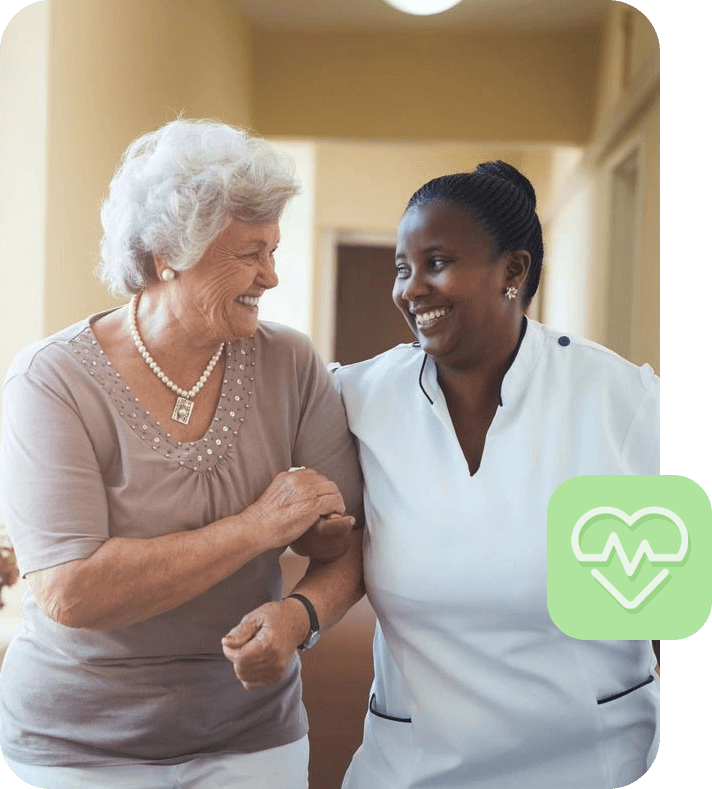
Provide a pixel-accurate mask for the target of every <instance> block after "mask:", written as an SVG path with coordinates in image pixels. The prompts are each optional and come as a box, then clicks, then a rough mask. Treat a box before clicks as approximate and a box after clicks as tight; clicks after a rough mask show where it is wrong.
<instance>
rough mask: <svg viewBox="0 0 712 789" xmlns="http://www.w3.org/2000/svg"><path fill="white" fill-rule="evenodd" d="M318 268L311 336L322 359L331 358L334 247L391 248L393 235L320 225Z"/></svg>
mask: <svg viewBox="0 0 712 789" xmlns="http://www.w3.org/2000/svg"><path fill="white" fill-rule="evenodd" d="M318 244H319V249H320V253H319V264H320V265H319V268H318V272H319V273H318V281H317V282H316V283H315V288H314V293H315V296H316V298H315V304H316V309H315V310H314V326H313V331H312V337H313V339H314V345H315V346H316V349H317V351H319V353H320V354H321V356H322V358H323V359H324V360H325V361H327V362H331V361H333V360H334V352H335V348H336V286H337V281H338V263H337V249H338V247H339V245H340V244H351V245H353V246H362V247H384V246H387V247H395V245H396V234H395V233H389V232H386V231H379V230H344V229H341V228H333V227H332V228H323V229H322V230H321V232H320V233H319V237H318Z"/></svg>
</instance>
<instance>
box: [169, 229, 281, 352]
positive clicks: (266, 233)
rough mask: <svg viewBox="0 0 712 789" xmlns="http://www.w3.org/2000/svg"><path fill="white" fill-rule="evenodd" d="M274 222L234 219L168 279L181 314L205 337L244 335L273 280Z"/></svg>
mask: <svg viewBox="0 0 712 789" xmlns="http://www.w3.org/2000/svg"><path fill="white" fill-rule="evenodd" d="M278 243H279V224H278V223H277V222H268V223H264V224H259V223H250V222H241V221H240V220H238V219H234V220H232V221H231V222H230V224H229V225H228V226H227V227H226V228H225V229H224V230H223V231H222V232H221V233H220V234H219V235H218V237H217V238H216V239H215V241H213V243H212V244H211V245H210V246H209V247H208V248H207V249H206V251H205V253H204V254H203V256H202V257H201V258H200V260H199V261H198V262H197V263H196V264H195V265H194V266H193V267H192V268H189V269H187V270H185V271H181V272H179V273H178V276H177V277H176V279H175V280H174V281H173V282H172V283H171V285H172V286H174V288H175V292H176V296H177V299H178V301H179V304H180V310H181V313H182V315H183V316H184V317H185V316H189V317H190V319H191V321H192V322H193V323H194V325H195V326H196V328H197V329H198V331H200V332H201V333H202V334H204V335H206V337H207V338H209V339H210V340H217V341H220V342H222V341H229V340H236V339H239V338H241V337H250V336H251V335H253V334H254V333H255V331H256V330H257V312H258V306H257V304H258V301H259V298H260V296H261V295H262V294H263V293H264V292H265V290H267V289H269V288H273V287H274V286H275V285H276V284H277V282H278V279H277V275H276V274H275V270H274V252H275V250H276V249H277V244H278Z"/></svg>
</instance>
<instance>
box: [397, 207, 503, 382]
mask: <svg viewBox="0 0 712 789" xmlns="http://www.w3.org/2000/svg"><path fill="white" fill-rule="evenodd" d="M395 263H396V279H395V283H394V285H393V301H394V303H395V305H396V306H397V307H398V309H399V310H400V311H401V312H402V313H403V316H404V317H405V319H406V322H407V323H408V325H409V326H410V327H411V329H412V330H413V332H414V333H415V335H416V336H417V338H418V340H419V342H420V345H421V347H422V348H423V350H425V351H426V352H427V353H428V354H430V355H431V356H433V357H434V358H435V359H437V360H440V361H442V362H443V363H446V364H448V365H452V366H456V367H460V366H467V365H469V364H471V363H473V362H476V361H479V360H481V359H482V358H486V356H487V354H488V352H489V351H490V350H492V349H494V348H495V347H496V346H497V344H498V342H501V341H502V331H501V330H502V328H503V327H505V326H508V325H509V323H510V322H511V319H512V306H511V305H510V304H509V302H508V300H507V299H506V298H504V297H503V292H504V288H505V287H506V285H507V280H506V277H507V255H502V256H500V257H497V255H496V254H495V248H494V245H493V243H492V241H491V239H490V237H489V235H488V234H487V233H486V232H484V231H483V230H482V229H481V228H480V227H478V225H477V224H476V223H475V222H474V221H473V219H472V216H471V215H470V214H469V213H467V212H466V211H465V210H463V209H462V208H460V207H459V206H456V205H453V204H452V203H447V202H443V201H435V202H431V203H427V204H425V205H423V206H420V207H418V208H412V209H410V210H409V211H407V212H406V214H405V215H404V216H403V218H402V220H401V222H400V225H399V226H398V241H397V246H396V260H395Z"/></svg>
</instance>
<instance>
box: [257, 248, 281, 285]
mask: <svg viewBox="0 0 712 789" xmlns="http://www.w3.org/2000/svg"><path fill="white" fill-rule="evenodd" d="M278 284H279V277H278V276H277V272H276V271H275V270H274V257H273V256H272V255H270V256H269V257H268V258H267V261H266V262H265V263H264V265H263V266H262V267H261V269H260V285H262V287H263V288H265V289H266V290H269V289H270V288H275V287H276V286H277V285H278Z"/></svg>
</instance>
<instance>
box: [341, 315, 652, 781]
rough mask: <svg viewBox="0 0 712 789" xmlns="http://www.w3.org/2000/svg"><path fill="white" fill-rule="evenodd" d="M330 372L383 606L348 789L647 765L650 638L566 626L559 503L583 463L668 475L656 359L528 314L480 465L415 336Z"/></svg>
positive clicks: (568, 776) (593, 776) (621, 776)
mask: <svg viewBox="0 0 712 789" xmlns="http://www.w3.org/2000/svg"><path fill="white" fill-rule="evenodd" d="M336 377H337V380H338V382H339V385H340V388H341V392H342V397H343V400H344V403H345V406H346V410H347V415H348V420H349V426H350V428H351V430H352V432H353V433H354V435H355V436H356V438H357V440H358V445H359V454H360V460H361V465H362V469H363V473H364V478H365V484H366V496H365V507H366V522H367V529H366V533H365V543H364V550H365V574H366V585H367V590H368V596H369V598H370V600H371V603H372V604H373V607H374V608H375V610H376V613H377V614H378V625H377V629H376V636H375V641H374V664H375V681H374V685H373V688H372V695H371V699H370V712H369V714H368V715H367V718H366V724H365V732H364V742H363V745H362V746H361V748H360V749H359V751H358V752H357V753H356V755H355V757H354V760H353V762H352V764H351V767H350V768H349V772H348V773H347V775H346V778H345V780H344V785H343V786H344V789H406V788H407V789H426V787H427V789H473V788H475V787H476V788H477V789H514V788H515V787H516V789H521V788H522V787H526V789H609V788H610V787H618V786H623V785H625V784H627V783H629V782H631V781H633V780H635V779H636V778H638V777H639V776H640V775H641V774H642V773H643V772H644V771H645V769H646V768H647V766H649V764H650V763H651V762H652V759H653V758H654V756H655V750H656V747H657V727H658V723H657V721H658V707H659V685H658V680H657V676H656V675H655V672H654V670H653V667H654V665H655V658H654V655H653V651H652V647H651V643H650V642H649V641H579V640H576V639H573V638H570V637H568V636H566V635H564V634H563V633H562V632H561V631H560V630H558V628H557V627H556V626H555V625H554V624H553V622H552V621H551V619H550V617H549V614H548V611H547V606H546V509H547V504H548V501H549V497H550V496H551V494H552V493H553V492H554V490H555V489H556V488H557V486H558V485H559V484H560V483H561V482H563V481H564V480H566V479H568V478H570V477H572V476H575V475H579V474H658V473H659V452H658V444H659V416H658V415H659V381H658V379H657V378H656V376H655V375H654V374H653V371H652V369H651V368H650V367H649V366H647V365H645V366H643V367H640V368H639V367H636V366H635V365H633V364H631V363H629V362H627V361H625V360H624V359H622V358H620V357H619V356H617V355H616V354H614V353H613V352H611V351H609V350H607V349H605V348H603V347H601V346H599V345H596V344H594V343H591V342H588V341H586V340H580V339H576V338H568V337H563V336H561V335H559V334H558V333H556V332H553V331H551V330H549V329H547V328H545V327H544V326H542V325H541V324H538V323H536V322H534V321H528V327H527V330H526V333H525V336H524V338H523V340H522V343H521V346H520V348H519V351H518V354H517V356H516V358H515V360H514V362H513V364H512V366H511V367H510V369H509V371H508V372H507V374H506V376H505V378H504V381H503V384H502V392H501V405H500V407H499V408H498V410H497V413H496V415H495V418H494V420H493V422H492V425H491V426H490V428H489V431H488V433H487V440H486V443H485V448H484V453H483V456H482V462H481V465H480V468H479V470H478V471H477V473H476V474H474V475H472V476H471V475H470V473H469V469H468V465H467V462H466V460H465V458H464V456H463V453H462V451H461V449H460V445H459V443H458V439H457V436H456V434H455V431H454V429H453V425H452V421H451V419H450V415H449V412H448V409H447V405H446V401H445V397H444V395H443V392H442V391H441V389H440V387H439V385H438V382H437V371H436V367H435V364H434V362H433V360H432V359H431V358H429V357H427V356H426V355H425V354H424V353H423V351H422V350H421V349H420V348H418V347H416V346H411V345H400V346H398V347H396V348H393V349H392V350H390V351H388V352H386V353H384V354H381V355H380V356H377V357H376V358H374V359H371V360H369V361H365V362H361V363H359V364H355V365H351V366H348V367H343V368H339V369H338V370H336ZM643 683H644V684H643ZM639 685H641V687H639V688H637V689H635V690H632V689H633V688H636V686H639ZM625 691H631V692H628V693H624V692H625ZM621 693H624V695H621V696H618V697H617V698H615V699H613V700H607V699H609V697H612V696H617V694H621Z"/></svg>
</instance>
